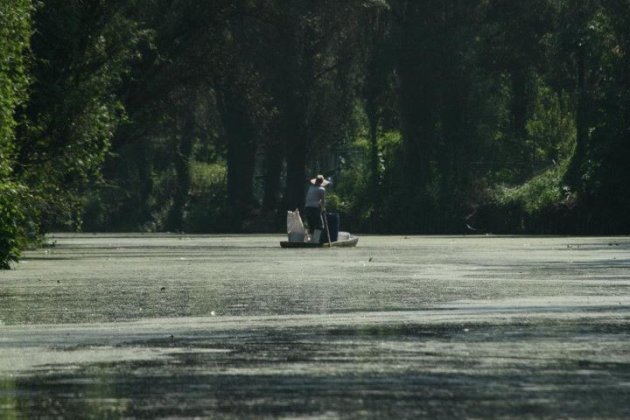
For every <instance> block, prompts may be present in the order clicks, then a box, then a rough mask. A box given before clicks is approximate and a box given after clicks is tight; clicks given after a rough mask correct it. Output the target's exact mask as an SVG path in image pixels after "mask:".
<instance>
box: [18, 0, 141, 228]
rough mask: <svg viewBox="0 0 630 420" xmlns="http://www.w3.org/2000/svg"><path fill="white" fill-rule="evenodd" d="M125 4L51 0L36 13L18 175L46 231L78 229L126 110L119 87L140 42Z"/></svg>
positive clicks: (139, 33) (38, 8) (20, 134)
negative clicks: (86, 197)
mask: <svg viewBox="0 0 630 420" xmlns="http://www.w3.org/2000/svg"><path fill="white" fill-rule="evenodd" d="M122 11H123V7H122V6H121V4H120V3H119V2H104V1H103V2H100V1H97V2H90V3H85V2H79V1H54V0H53V1H46V2H42V3H39V4H38V7H37V9H36V12H35V15H34V22H35V28H36V32H35V36H34V37H33V39H32V51H33V54H34V59H33V65H32V70H31V74H32V78H33V84H32V94H31V97H30V100H29V102H28V106H27V107H26V109H25V112H24V114H25V115H24V119H25V120H26V122H25V124H23V125H22V126H21V127H20V131H19V136H20V142H19V149H18V155H19V161H18V164H19V168H20V171H19V174H18V175H19V178H20V180H21V181H22V182H23V183H25V184H26V185H28V186H29V187H30V189H31V190H32V191H33V193H34V196H35V205H36V206H38V213H39V214H40V215H41V217H42V219H41V226H42V229H43V230H48V229H51V228H65V229H68V228H71V229H72V228H78V227H80V224H81V218H80V214H81V211H82V203H84V199H83V195H84V194H85V192H86V189H87V188H88V187H90V186H92V185H94V184H95V183H96V182H98V180H99V179H100V176H101V168H102V165H103V163H104V162H105V160H106V158H107V157H108V153H109V151H110V145H111V140H112V138H113V136H114V134H115V132H116V130H117V127H118V124H119V123H120V122H121V121H122V120H123V119H124V117H125V112H124V108H123V107H122V104H121V101H120V98H119V97H118V96H117V95H116V89H117V88H118V86H119V85H120V82H121V80H122V78H123V77H124V76H125V75H126V74H127V72H128V67H129V63H130V62H131V61H132V60H133V59H134V58H135V56H136V51H137V50H136V47H137V44H138V42H139V40H140V39H141V38H142V36H143V35H142V31H140V30H139V29H138V28H137V26H136V25H135V24H134V22H132V21H130V20H129V19H128V18H126V17H125V16H124V14H123V13H122Z"/></svg>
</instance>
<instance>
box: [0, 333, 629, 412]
mask: <svg viewBox="0 0 630 420" xmlns="http://www.w3.org/2000/svg"><path fill="white" fill-rule="evenodd" d="M597 334H600V335H601V334H606V335H608V336H609V338H610V336H612V337H615V338H616V339H618V340H621V341H623V340H625V339H626V338H627V329H626V328H624V325H621V324H620V325H617V324H603V325H599V324H592V325H582V324H581V323H580V322H577V321H576V322H575V323H569V324H567V323H556V324H553V323H552V324H542V325H532V324H530V323H513V324H511V325H509V326H497V325H486V324H472V323H470V324H467V325H457V326H453V325H450V326H443V327H441V326H429V327H427V326H426V325H414V324H394V325H391V326H365V327H361V328H352V327H349V326H340V327H334V328H326V327H313V328H302V329H295V328H293V329H271V328H261V329H258V330H253V331H249V332H243V331H222V332H220V333H214V334H213V333H198V334H196V335H192V336H186V337H178V336H177V334H174V335H173V336H170V335H166V334H165V336H164V337H163V338H158V339H152V340H138V341H133V342H128V343H125V344H123V345H121V346H120V347H121V348H125V347H130V348H131V347H147V348H151V349H156V350H157V349H179V350H180V351H179V352H175V353H172V354H170V355H169V356H168V357H167V358H162V359H157V360H147V361H134V362H131V361H120V362H116V363H93V364H87V365H84V366H81V367H80V368H78V369H76V370H70V371H68V370H64V369H51V370H50V373H48V374H41V373H35V372H34V373H33V374H32V375H30V376H19V377H14V378H5V379H3V380H1V381H2V382H0V417H2V416H1V414H2V413H3V411H4V414H8V416H7V417H11V416H12V415H15V416H16V417H18V418H21V417H39V416H41V415H46V416H50V417H64V418H71V417H76V416H79V417H83V418H85V417H95V418H103V417H134V418H135V417H138V418H155V417H199V416H203V417H212V418H217V417H219V418H221V417H239V418H252V417H255V418H261V417H266V418H269V417H281V416H289V417H299V416H325V415H329V416H340V417H358V416H361V417H365V416H367V417H371V418H419V417H423V418H471V417H472V418H490V417H535V418H574V417H575V418H628V416H630V406H628V404H627V401H628V399H629V398H630V387H628V386H627V384H628V383H629V382H630V361H619V362H610V361H608V362H601V361H598V360H596V359H590V358H588V357H583V358H580V359H577V360H567V359H565V357H563V355H562V354H546V355H540V354H531V355H525V356H520V357H518V356H516V355H514V356H513V357H511V358H509V357H508V358H507V362H505V360H504V364H501V365H500V366H499V367H496V368H493V367H492V366H489V365H488V364H487V360H485V359H484V358H480V357H472V356H466V355H465V354H462V355H461V356H459V357H454V356H453V355H445V354H440V352H436V351H435V350H430V349H431V347H430V346H428V347H427V345H428V344H429V343H430V342H435V341H438V342H441V343H446V344H451V343H452V345H457V346H463V347H469V348H470V349H474V346H475V344H476V343H483V342H488V341H492V340H494V341H495V342H497V343H502V342H503V343H508V342H522V343H528V342H529V341H530V340H532V341H534V342H535V341H536V340H540V339H541V338H545V337H555V338H556V339H558V337H566V338H567V339H568V340H578V341H579V340H580V339H586V338H589V337H593V335H595V336H596V335H597ZM596 343H597V341H596V340H595V341H594V344H596ZM471 346H473V347H471ZM182 349H183V350H182ZM504 359H505V358H504ZM626 360H627V359H626ZM505 363H507V365H506V364H505ZM622 384H626V385H625V386H624V385H622Z"/></svg>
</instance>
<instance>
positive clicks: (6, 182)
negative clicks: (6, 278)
mask: <svg viewBox="0 0 630 420" xmlns="http://www.w3.org/2000/svg"><path fill="white" fill-rule="evenodd" d="M30 34H31V4H30V1H27V0H7V1H2V2H0V269H8V268H10V263H11V262H12V261H17V259H18V257H19V255H20V249H21V248H22V247H24V246H25V235H24V230H25V229H24V222H25V220H26V217H25V203H26V201H27V200H26V189H25V188H24V187H23V186H22V185H20V183H18V182H16V181H15V178H14V173H13V171H14V166H15V156H14V154H15V149H16V147H15V127H16V125H17V121H16V117H15V115H16V110H17V109H18V108H19V107H20V106H21V105H22V103H23V102H24V101H25V100H26V88H27V85H28V74H27V69H26V67H27V57H26V53H27V50H28V46H29V37H30Z"/></svg>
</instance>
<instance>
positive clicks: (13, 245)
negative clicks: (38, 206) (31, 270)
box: [0, 183, 26, 269]
mask: <svg viewBox="0 0 630 420" xmlns="http://www.w3.org/2000/svg"><path fill="white" fill-rule="evenodd" d="M25 193H26V191H25V189H24V188H23V187H20V186H19V185H16V184H14V183H0V269H8V268H11V266H10V263H11V262H12V261H17V260H18V257H19V256H20V250H21V248H23V247H24V245H25V243H24V235H23V231H22V229H23V223H24V221H25V215H24V213H23V212H22V210H21V209H22V206H23V197H24V196H25Z"/></svg>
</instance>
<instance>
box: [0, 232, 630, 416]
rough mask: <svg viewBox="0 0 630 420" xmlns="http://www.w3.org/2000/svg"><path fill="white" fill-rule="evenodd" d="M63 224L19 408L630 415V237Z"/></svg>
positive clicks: (34, 278)
mask: <svg viewBox="0 0 630 420" xmlns="http://www.w3.org/2000/svg"><path fill="white" fill-rule="evenodd" d="M282 239H283V237H281V236H178V235H87V234H86V235H53V236H51V237H50V238H49V242H50V243H51V244H54V246H52V247H47V248H45V249H40V250H37V251H32V252H29V253H27V254H26V255H25V258H24V260H23V261H22V262H21V263H20V264H18V265H17V266H16V269H15V270H12V271H4V272H0V417H3V418H4V417H37V416H42V415H50V416H62V417H76V416H80V417H211V418H221V417H224V418H230V417H248V418H251V417H259V418H261V417H292V418H295V417H319V418H336V417H360V416H369V417H396V418H400V417H403V418H405V417H406V418H412V417H413V418H417V417H501V416H506V417H543V418H545V417H546V418H558V417H599V418H602V417H608V418H611V417H613V418H623V417H628V416H630V408H628V404H627V403H626V402H627V401H628V400H629V398H628V397H630V340H629V339H630V328H629V327H630V325H629V324H630V294H629V293H628V292H629V291H630V289H629V287H630V270H628V268H630V239H629V238H545V237H420V236H417V237H415V236H411V237H400V236H399V237H393V236H388V237H378V236H369V237H362V238H361V239H360V241H359V245H358V247H357V248H348V249H335V248H333V249H281V248H280V247H279V244H278V242H279V241H280V240H282Z"/></svg>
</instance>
